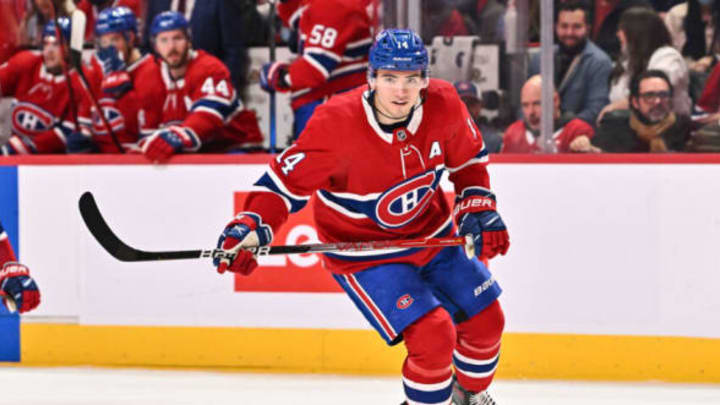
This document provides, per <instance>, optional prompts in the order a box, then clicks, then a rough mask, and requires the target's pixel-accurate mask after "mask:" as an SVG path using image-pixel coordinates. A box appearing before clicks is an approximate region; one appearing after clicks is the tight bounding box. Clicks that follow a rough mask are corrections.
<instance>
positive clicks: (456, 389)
mask: <svg viewBox="0 0 720 405" xmlns="http://www.w3.org/2000/svg"><path fill="white" fill-rule="evenodd" d="M451 403H452V405H497V404H496V403H495V400H494V399H492V397H491V396H490V394H488V392H487V391H480V392H472V391H468V390H466V389H465V388H463V387H462V386H461V385H460V384H459V383H458V382H457V380H455V383H454V384H453V393H452V402H451Z"/></svg>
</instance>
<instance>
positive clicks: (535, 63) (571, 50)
mask: <svg viewBox="0 0 720 405" xmlns="http://www.w3.org/2000/svg"><path fill="white" fill-rule="evenodd" d="M555 34H556V36H557V40H558V45H557V46H556V47H555V88H556V89H557V91H558V93H559V94H560V99H561V100H562V105H561V109H562V111H563V112H564V113H565V114H574V115H575V116H576V117H577V118H580V119H581V120H583V121H585V122H587V123H588V124H590V125H594V124H595V120H596V119H597V115H598V114H599V113H600V110H602V108H603V107H605V106H606V105H607V104H608V102H609V101H608V78H609V77H610V72H611V71H612V62H611V61H610V58H609V57H608V56H607V54H606V53H605V52H603V51H602V50H601V49H600V48H598V47H597V46H596V45H595V44H594V43H593V42H592V41H590V40H589V39H588V36H589V35H590V12H589V10H588V9H587V6H586V5H585V4H584V3H582V2H580V1H579V0H571V1H568V2H564V3H560V4H559V5H558V12H557V18H556V23H555ZM530 71H531V74H539V73H540V54H536V55H535V56H534V57H533V60H532V64H531V67H530Z"/></svg>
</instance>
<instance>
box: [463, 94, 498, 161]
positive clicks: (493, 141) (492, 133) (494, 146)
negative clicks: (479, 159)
mask: <svg viewBox="0 0 720 405" xmlns="http://www.w3.org/2000/svg"><path fill="white" fill-rule="evenodd" d="M454 85H455V90H456V91H457V92H458V95H459V96H460V99H461V100H462V101H463V102H464V103H465V106H466V107H467V109H468V112H469V113H470V116H471V117H472V119H473V121H475V125H477V127H478V129H480V133H481V134H482V138H483V142H484V143H485V149H487V151H488V152H489V153H498V152H500V147H502V136H500V134H499V132H498V131H497V130H496V129H495V128H493V127H491V126H490V125H488V124H487V123H486V121H487V120H486V119H485V117H483V116H482V110H483V107H484V102H483V99H482V98H480V97H479V96H478V91H477V87H475V85H474V84H472V82H455V84H454Z"/></svg>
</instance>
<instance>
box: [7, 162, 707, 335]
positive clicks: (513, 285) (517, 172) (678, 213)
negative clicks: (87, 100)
mask: <svg viewBox="0 0 720 405" xmlns="http://www.w3.org/2000/svg"><path fill="white" fill-rule="evenodd" d="M490 170H491V179H492V184H493V188H494V190H495V191H496V193H497V195H498V205H499V209H500V212H501V214H502V215H503V218H504V219H505V221H506V223H507V224H508V227H509V230H510V234H511V240H512V246H511V250H510V253H509V255H508V256H507V257H503V258H500V259H496V260H493V261H492V262H491V269H492V270H493V273H494V274H495V276H496V278H497V279H498V280H499V282H500V284H501V286H503V288H504V290H505V292H504V294H503V296H502V297H501V302H502V304H503V306H504V308H505V311H506V315H507V320H508V323H507V330H508V331H511V332H542V333H583V334H623V335H627V334H638V335H678V336H695V337H720V323H718V322H717V314H718V313H720V296H719V295H718V294H717V292H716V291H715V290H716V286H718V285H720V272H718V269H720V253H719V252H720V249H718V246H720V245H719V242H720V214H719V213H718V207H720V184H719V182H718V181H717V179H718V178H720V165H692V164H666V165H662V164H657V165H655V164H577V165H573V164H545V165H544V164H496V165H492V166H491V169H490ZM262 171H263V166H262V165H170V166H150V165H147V166H146V165H121V166H120V165H119V166H104V165H103V166H20V168H19V193H20V207H21V209H20V245H21V251H22V260H23V261H24V262H26V263H27V264H28V265H29V266H30V268H31V269H32V272H33V274H34V275H35V277H36V278H37V280H38V283H39V284H40V287H41V289H42V293H43V305H42V306H41V307H40V308H39V309H38V310H37V311H35V312H34V313H33V314H34V315H33V316H76V317H78V318H79V321H80V323H82V324H109V325H187V326H242V327H302V328H341V329H345V328H367V325H366V323H365V321H364V319H362V317H361V316H360V315H359V313H358V312H357V311H356V310H355V308H354V307H353V306H352V304H351V303H350V301H349V299H348V298H346V297H345V296H344V295H343V294H318V293H304V294H303V293H293V294H289V293H237V292H233V284H232V277H231V276H229V275H227V274H226V275H223V276H220V275H218V274H217V273H215V272H214V269H213V268H212V266H211V264H210V262H209V260H187V261H176V262H158V263H137V264H135V263H130V264H128V263H121V262H118V261H116V260H115V259H113V258H112V257H110V256H109V255H108V254H107V253H106V252H104V251H103V250H102V248H100V246H99V245H98V244H97V243H96V242H95V241H94V240H93V239H92V237H91V236H90V234H89V233H88V232H87V231H86V229H85V227H84V224H83V223H82V220H81V219H80V217H79V214H78V211H77V199H78V198H79V196H80V194H81V193H82V192H83V191H85V190H92V191H93V192H94V194H95V195H96V198H97V200H98V204H99V205H100V209H101V211H102V212H103V213H104V215H105V217H106V219H107V220H108V223H109V224H110V226H111V227H112V228H113V229H114V230H115V231H116V233H117V234H118V236H119V237H120V238H121V239H123V240H124V241H126V242H127V243H129V244H130V245H132V246H135V247H139V248H142V249H146V250H170V249H198V248H209V247H212V246H214V244H215V242H216V240H217V236H218V234H219V232H220V230H221V229H222V227H223V226H224V224H225V223H226V222H227V221H228V219H229V218H230V216H231V214H232V201H233V200H232V193H233V192H234V191H243V190H247V189H249V187H250V185H251V184H252V182H253V181H254V180H255V179H256V178H257V177H258V176H259V175H260V174H261V173H262Z"/></svg>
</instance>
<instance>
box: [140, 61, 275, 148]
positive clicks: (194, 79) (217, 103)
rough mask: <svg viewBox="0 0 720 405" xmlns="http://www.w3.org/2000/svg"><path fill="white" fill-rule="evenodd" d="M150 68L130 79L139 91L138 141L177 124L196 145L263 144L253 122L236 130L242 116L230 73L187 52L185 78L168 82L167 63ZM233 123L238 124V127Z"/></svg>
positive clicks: (255, 123) (243, 123)
mask: <svg viewBox="0 0 720 405" xmlns="http://www.w3.org/2000/svg"><path fill="white" fill-rule="evenodd" d="M152 66H154V68H153V69H147V70H143V72H140V73H139V74H138V76H137V78H136V79H135V80H134V81H133V85H134V87H135V88H136V89H142V91H143V95H142V97H141V98H140V99H139V100H138V102H139V103H140V112H139V114H140V115H139V125H140V136H141V137H145V136H149V135H151V134H152V133H153V132H155V131H156V130H158V129H159V128H163V127H167V126H170V125H181V126H183V127H185V128H187V129H189V130H190V131H191V132H192V133H193V135H194V136H195V137H196V138H197V140H198V144H200V145H202V144H204V143H209V142H212V143H213V144H215V145H218V144H220V145H230V144H238V143H251V142H260V141H262V134H261V133H260V130H259V129H257V122H253V124H254V127H252V128H251V129H252V130H249V131H247V132H240V131H238V128H242V127H247V125H246V123H245V122H244V121H243V120H246V119H247V114H243V112H242V103H241V101H240V99H239V98H238V97H237V94H236V92H235V89H234V88H233V85H232V82H231V81H230V72H229V71H228V69H227V67H225V65H224V64H223V63H222V62H221V61H220V60H219V59H217V58H216V57H214V56H212V55H210V54H208V53H206V52H204V51H201V50H191V51H190V55H189V62H188V67H187V72H186V73H185V77H183V78H179V79H175V78H173V77H172V76H171V75H170V68H169V67H168V65H167V64H166V63H165V62H162V61H160V60H159V59H156V60H155V63H153V64H152ZM253 119H254V116H253ZM238 121H243V122H242V123H241V124H240V125H238Z"/></svg>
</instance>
